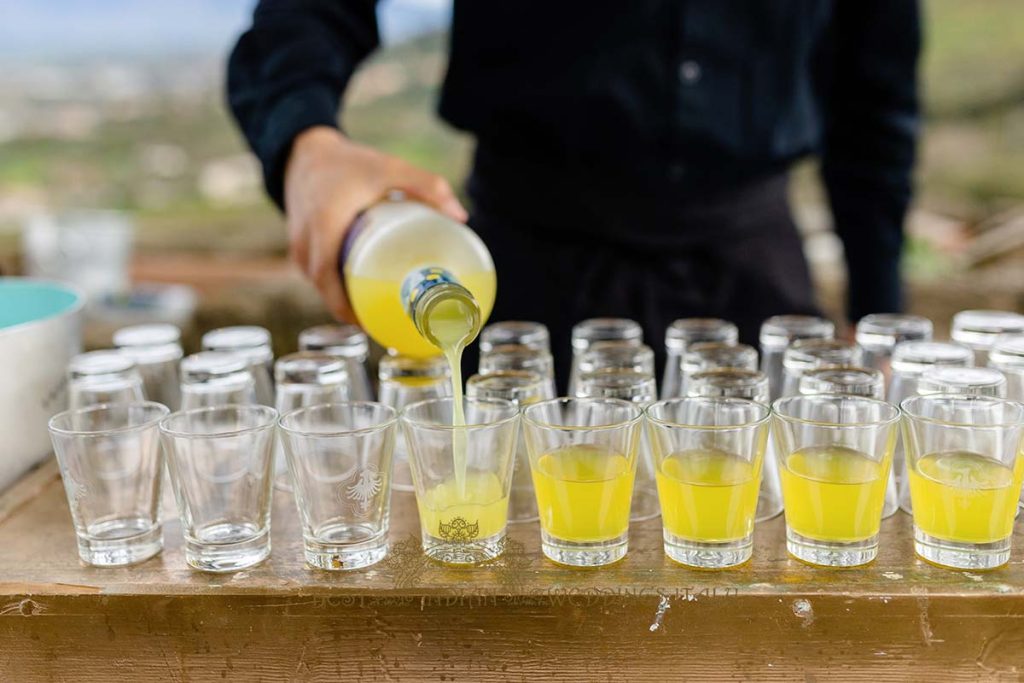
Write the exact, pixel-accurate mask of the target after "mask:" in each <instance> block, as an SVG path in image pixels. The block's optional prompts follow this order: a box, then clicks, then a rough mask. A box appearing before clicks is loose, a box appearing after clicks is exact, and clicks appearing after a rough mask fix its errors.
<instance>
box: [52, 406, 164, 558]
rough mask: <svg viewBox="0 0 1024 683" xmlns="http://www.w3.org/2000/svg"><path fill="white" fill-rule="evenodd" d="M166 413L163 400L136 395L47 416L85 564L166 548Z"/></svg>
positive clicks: (141, 555) (147, 555) (148, 554)
mask: <svg viewBox="0 0 1024 683" xmlns="http://www.w3.org/2000/svg"><path fill="white" fill-rule="evenodd" d="M167 413H168V409H167V407H166V406H164V405H161V404H159V403H153V402H137V403H118V404H109V405H98V406H90V407H87V408H78V409H74V410H67V411H64V412H63V413H59V414H57V415H55V416H54V417H53V418H51V419H50V423H49V430H50V439H51V440H52V441H53V450H54V452H55V453H56V454H57V463H58V464H59V465H60V474H61V478H62V479H63V481H64V492H65V493H66V494H67V497H68V507H70V509H71V521H72V522H73V523H74V525H75V536H76V537H77V539H78V556H79V557H80V558H81V559H82V561H83V562H85V563H86V564H91V565H96V566H99V567H114V566H121V565H126V564H135V563H137V562H142V561H143V560H147V559H149V558H151V557H153V556H154V555H156V554H157V553H159V552H160V550H161V549H162V548H163V543H164V541H163V532H162V530H161V526H160V481H161V476H160V475H161V472H162V460H161V458H160V432H159V429H158V425H159V424H160V420H161V419H163V418H164V417H165V416H166V415H167Z"/></svg>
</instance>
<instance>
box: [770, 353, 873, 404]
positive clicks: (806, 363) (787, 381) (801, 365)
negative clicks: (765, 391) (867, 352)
mask: <svg viewBox="0 0 1024 683" xmlns="http://www.w3.org/2000/svg"><path fill="white" fill-rule="evenodd" d="M862 357H863V352H862V351H861V348H860V347H859V346H857V345H856V344H850V343H849V342H844V341H838V340H835V339H798V340H797V341H795V342H793V343H792V344H791V345H790V347H789V348H788V349H786V351H785V353H784V354H783V357H782V366H783V369H784V377H783V381H782V395H783V396H795V395H796V394H798V393H800V377H802V376H803V374H804V373H805V372H807V371H808V370H811V369H814V368H828V367H836V366H841V365H857V366H859V365H860V364H861V359H862Z"/></svg>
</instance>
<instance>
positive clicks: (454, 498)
mask: <svg viewBox="0 0 1024 683" xmlns="http://www.w3.org/2000/svg"><path fill="white" fill-rule="evenodd" d="M416 504H417V507H418V508H419V513H420V524H421V525H422V527H423V529H424V530H425V531H426V532H427V533H428V534H429V535H430V536H432V537H434V538H437V539H442V540H444V541H447V542H449V543H472V542H473V541H475V540H477V539H481V540H482V539H488V538H491V537H493V536H495V535H497V534H500V533H502V532H503V531H504V530H505V525H506V521H507V518H508V493H507V492H506V491H505V490H504V489H503V487H502V485H501V480H500V479H498V477H497V475H495V474H493V473H491V472H475V471H471V472H468V473H466V481H465V492H464V493H463V492H460V489H459V484H458V483H457V482H456V481H455V480H454V479H449V480H446V481H444V482H442V483H440V484H437V485H436V486H433V487H431V488H429V489H427V491H426V492H425V493H424V495H422V496H417V497H416Z"/></svg>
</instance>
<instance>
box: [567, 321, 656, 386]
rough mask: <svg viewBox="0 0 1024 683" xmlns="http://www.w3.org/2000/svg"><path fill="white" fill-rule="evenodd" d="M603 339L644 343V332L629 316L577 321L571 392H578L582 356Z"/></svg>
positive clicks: (573, 332) (573, 331) (573, 336)
mask: <svg viewBox="0 0 1024 683" xmlns="http://www.w3.org/2000/svg"><path fill="white" fill-rule="evenodd" d="M602 341H622V342H627V343H630V344H642V343H643V341H644V332H643V329H642V328H641V327H640V323H638V322H636V321H635V320H629V319H627V318H591V319H589V320H584V321H582V322H579V323H576V324H575V325H574V326H573V328H572V368H571V370H570V375H569V393H570V394H574V393H575V392H576V381H577V379H578V378H579V368H578V367H577V364H578V363H579V359H580V356H582V355H583V353H584V352H586V351H587V350H588V349H589V348H590V346H591V344H593V343H595V342H602Z"/></svg>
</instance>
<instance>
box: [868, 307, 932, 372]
mask: <svg viewBox="0 0 1024 683" xmlns="http://www.w3.org/2000/svg"><path fill="white" fill-rule="evenodd" d="M931 338H932V321H931V320H929V319H928V318H922V317H921V316H919V315H905V314H903V313H872V314H871V315H866V316H864V317H863V318H861V319H860V322H858V323H857V345H858V346H859V347H861V348H862V349H864V360H863V364H864V367H867V368H873V369H875V370H879V371H880V372H881V373H882V375H883V377H885V378H886V379H888V377H889V363H890V361H891V359H892V352H893V349H895V348H896V345H897V344H900V343H902V342H907V341H929V340H930V339H931Z"/></svg>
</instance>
